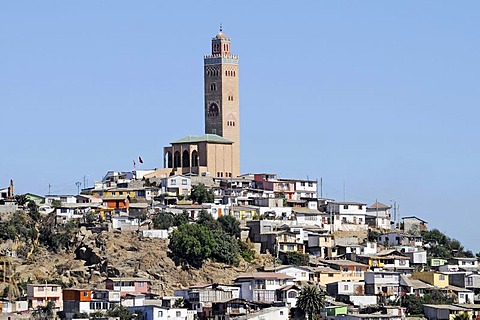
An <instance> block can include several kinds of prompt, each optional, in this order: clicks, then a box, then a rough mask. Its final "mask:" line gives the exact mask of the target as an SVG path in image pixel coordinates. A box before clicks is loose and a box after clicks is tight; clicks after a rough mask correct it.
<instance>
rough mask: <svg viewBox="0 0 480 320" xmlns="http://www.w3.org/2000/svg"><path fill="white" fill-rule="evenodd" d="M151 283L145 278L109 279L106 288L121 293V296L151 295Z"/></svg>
mask: <svg viewBox="0 0 480 320" xmlns="http://www.w3.org/2000/svg"><path fill="white" fill-rule="evenodd" d="M150 285H151V281H150V280H148V279H144V278H129V277H122V278H108V279H107V280H105V288H106V289H108V290H114V291H120V294H121V296H122V297H123V296H125V295H127V294H145V293H150V291H151V289H150Z"/></svg>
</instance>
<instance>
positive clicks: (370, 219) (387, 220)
mask: <svg viewBox="0 0 480 320" xmlns="http://www.w3.org/2000/svg"><path fill="white" fill-rule="evenodd" d="M391 208H392V207H391V206H387V205H386V204H383V203H380V202H378V201H376V202H375V203H372V204H371V205H369V206H368V207H367V215H366V219H367V224H368V225H369V226H370V227H373V228H377V229H387V230H389V229H391V216H390V209H391Z"/></svg>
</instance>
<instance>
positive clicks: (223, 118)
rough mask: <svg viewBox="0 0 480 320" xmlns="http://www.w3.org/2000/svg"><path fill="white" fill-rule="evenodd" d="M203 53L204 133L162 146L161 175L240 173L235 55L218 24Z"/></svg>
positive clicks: (221, 175) (236, 65)
mask: <svg viewBox="0 0 480 320" xmlns="http://www.w3.org/2000/svg"><path fill="white" fill-rule="evenodd" d="M211 51H212V52H211V54H210V55H206V56H204V59H203V61H204V67H203V77H204V100H205V102H204V111H205V112H204V114H205V115H204V116H205V134H203V135H200V136H187V137H184V138H181V139H178V140H175V141H173V142H171V143H170V146H167V147H165V148H164V149H163V155H164V164H163V167H164V168H163V169H159V170H157V173H160V172H159V171H161V172H162V173H163V174H162V175H164V176H168V175H176V174H184V175H204V176H214V177H237V176H239V175H240V103H239V91H238V76H239V72H238V71H239V70H238V56H236V55H233V54H231V53H230V38H228V37H227V36H226V35H225V34H224V33H223V31H222V28H220V32H219V33H218V34H217V35H216V36H215V37H214V38H213V39H212V47H211Z"/></svg>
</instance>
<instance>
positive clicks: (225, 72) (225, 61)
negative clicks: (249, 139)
mask: <svg viewBox="0 0 480 320" xmlns="http://www.w3.org/2000/svg"><path fill="white" fill-rule="evenodd" d="M204 82H205V88H204V89H205V133H206V134H216V135H219V136H222V137H224V138H226V139H229V140H231V141H233V146H232V147H233V150H232V161H233V163H232V173H233V175H234V176H238V175H239V174H240V103H239V98H240V96H239V93H238V56H235V55H232V54H231V53H230V38H228V37H227V36H226V35H225V34H224V33H223V32H222V28H221V27H220V32H219V33H218V34H217V35H216V36H215V37H214V38H213V39H212V54H211V55H207V56H205V57H204Z"/></svg>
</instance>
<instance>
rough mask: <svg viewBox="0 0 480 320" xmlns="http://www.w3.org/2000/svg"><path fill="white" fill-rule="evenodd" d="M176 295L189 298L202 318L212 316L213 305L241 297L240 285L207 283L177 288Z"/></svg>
mask: <svg viewBox="0 0 480 320" xmlns="http://www.w3.org/2000/svg"><path fill="white" fill-rule="evenodd" d="M175 296H177V297H183V298H184V299H185V300H187V301H188V302H189V303H190V304H191V306H192V309H193V310H195V311H196V312H197V313H198V314H199V317H200V318H208V317H211V316H212V313H211V312H212V305H213V304H214V303H217V302H224V301H230V300H232V299H238V298H239V297H240V286H238V285H223V284H207V285H198V286H192V287H190V288H188V289H186V290H176V291H175Z"/></svg>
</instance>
